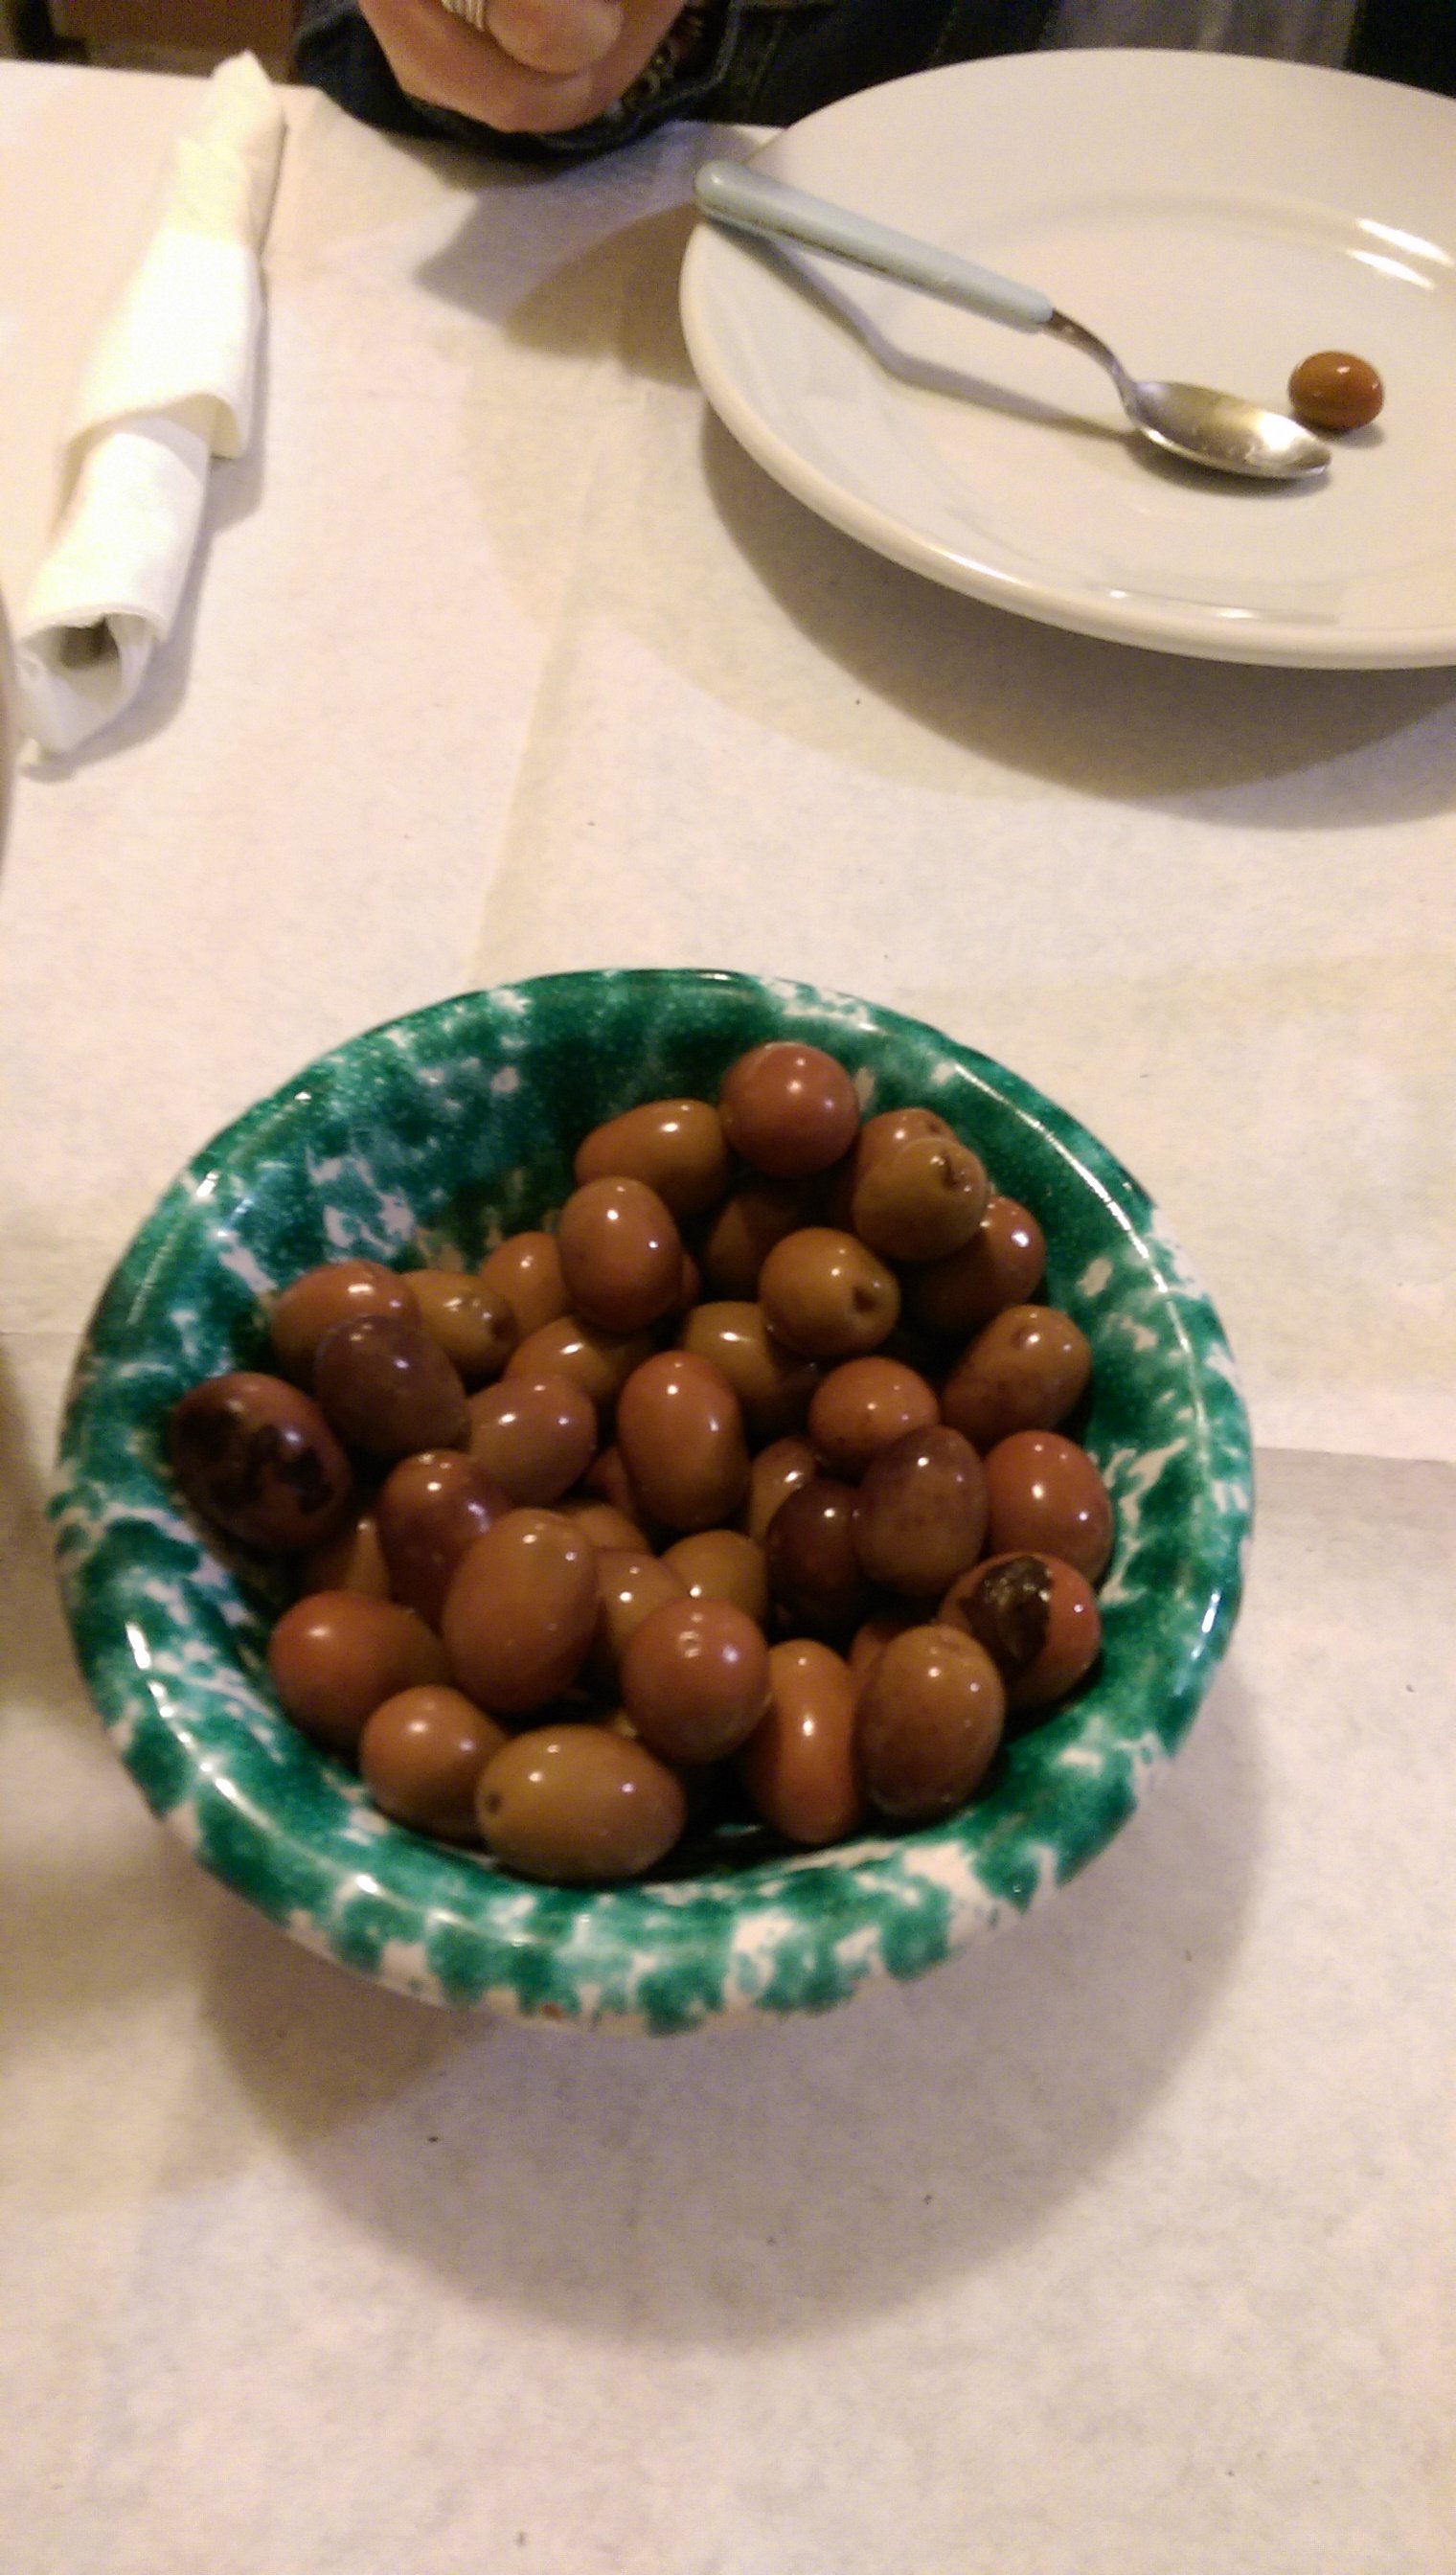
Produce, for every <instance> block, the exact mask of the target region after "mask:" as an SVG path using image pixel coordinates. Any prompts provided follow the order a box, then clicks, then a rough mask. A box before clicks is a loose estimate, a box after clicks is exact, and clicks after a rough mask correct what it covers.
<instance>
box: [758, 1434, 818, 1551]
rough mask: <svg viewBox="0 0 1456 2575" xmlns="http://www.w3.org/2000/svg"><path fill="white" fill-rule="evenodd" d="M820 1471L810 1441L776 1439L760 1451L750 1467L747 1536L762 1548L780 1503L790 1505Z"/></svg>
mask: <svg viewBox="0 0 1456 2575" xmlns="http://www.w3.org/2000/svg"><path fill="white" fill-rule="evenodd" d="M820 1471H821V1469H820V1466H819V1461H818V1458H817V1457H816V1456H815V1454H814V1452H813V1450H812V1448H811V1447H810V1446H809V1443H808V1441H807V1440H806V1439H795V1438H792V1437H790V1438H787V1439H772V1440H770V1441H769V1443H768V1446H767V1447H766V1448H760V1449H759V1451H758V1453H757V1456H756V1457H755V1458H754V1459H753V1461H752V1464H751V1465H750V1466H749V1468H748V1496H747V1500H746V1501H745V1502H744V1504H743V1513H742V1518H743V1527H744V1529H745V1531H746V1533H747V1535H748V1536H749V1537H750V1538H752V1539H754V1540H755V1541H756V1543H757V1544H758V1545H759V1546H761V1545H762V1543H763V1540H764V1538H765V1537H766V1536H767V1533H768V1523H769V1521H770V1520H771V1519H772V1517H773V1514H774V1512H775V1511H776V1510H777V1508H778V1506H779V1504H780V1502H786V1501H787V1499H788V1496H789V1494H790V1493H796V1492H797V1490H798V1488H799V1486H800V1484H811V1483H812V1482H813V1479H814V1477H815V1475H817V1474H818V1473H819V1472H820Z"/></svg>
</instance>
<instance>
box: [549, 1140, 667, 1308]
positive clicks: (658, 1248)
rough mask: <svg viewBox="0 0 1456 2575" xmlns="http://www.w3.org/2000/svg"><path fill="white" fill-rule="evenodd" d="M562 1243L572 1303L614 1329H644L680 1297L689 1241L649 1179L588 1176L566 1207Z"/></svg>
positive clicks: (560, 1234)
mask: <svg viewBox="0 0 1456 2575" xmlns="http://www.w3.org/2000/svg"><path fill="white" fill-rule="evenodd" d="M557 1249H558V1251H559V1252H560V1254H561V1260H562V1277H563V1278H564V1279H565V1281H566V1283H567V1288H568V1291H569V1293H570V1295H571V1299H572V1310H573V1312H574V1313H577V1314H580V1315H581V1317H582V1319H583V1321H584V1322H587V1323H595V1324H596V1325H597V1326H598V1328H599V1329H600V1330H602V1331H606V1332H641V1331H645V1330H646V1329H647V1328H648V1326H649V1324H651V1323H656V1322H660V1321H661V1320H662V1317H663V1316H664V1315H665V1314H666V1313H668V1312H670V1311H671V1309H672V1307H673V1306H674V1305H675V1304H676V1303H677V1300H678V1293H679V1289H680V1287H681V1286H682V1282H683V1245H682V1241H681V1239H680V1237H679V1233H678V1228H677V1225H676V1224H675V1222H674V1219H673V1216H672V1213H671V1211H670V1209H669V1208H668V1207H667V1206H665V1204H664V1202H663V1201H662V1199H660V1198H659V1196H658V1194H657V1191H656V1190H650V1189H649V1188H648V1185H647V1183H646V1181H634V1180H627V1179H623V1178H621V1177H618V1178H607V1179H603V1180H600V1181H588V1182H586V1183H585V1184H584V1186H583V1187H582V1188H581V1189H579V1190H574V1191H573V1192H572V1195H571V1197H570V1198H569V1199H568V1201H567V1203H566V1206H565V1207H564V1208H563V1210H562V1213H561V1222H560V1224H559V1225H558V1227H557Z"/></svg>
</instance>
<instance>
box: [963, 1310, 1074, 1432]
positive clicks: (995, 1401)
mask: <svg viewBox="0 0 1456 2575" xmlns="http://www.w3.org/2000/svg"><path fill="white" fill-rule="evenodd" d="M1091 1373H1092V1353H1091V1350H1090V1348H1089V1347H1088V1344H1087V1337H1086V1334H1085V1333H1084V1332H1083V1331H1082V1330H1081V1329H1080V1328H1079V1327H1078V1325H1077V1324H1075V1323H1074V1322H1073V1321H1072V1318H1071V1316H1070V1314H1063V1313H1062V1312H1061V1310H1060V1308H1059V1307H1058V1306H1056V1305H1007V1306H1006V1307H1005V1309H1004V1310H1003V1311H1002V1312H1001V1313H999V1314H996V1315H994V1316H993V1317H992V1319H991V1321H990V1322H989V1323H987V1324H985V1325H984V1327H983V1329H982V1330H980V1331H979V1332H977V1334H976V1336H975V1339H974V1340H973V1341H972V1342H971V1344H970V1346H969V1348H968V1349H967V1350H965V1351H963V1352H962V1354H961V1356H960V1357H959V1358H958V1359H957V1360H956V1363H955V1365H954V1367H953V1368H952V1369H951V1371H950V1374H949V1376H948V1377H947V1378H946V1380H945V1383H944V1385H943V1386H942V1387H941V1390H940V1408H941V1410H942V1412H943V1413H944V1415H945V1418H946V1420H947V1421H948V1422H949V1423H950V1424H951V1426H952V1428H953V1429H956V1430H959V1431H961V1432H962V1433H963V1434H964V1436H965V1437H966V1438H967V1439H968V1440H969V1441H970V1443H971V1446H972V1447H973V1448H979V1449H980V1450H981V1451H982V1452H984V1451H985V1450H986V1449H987V1448H994V1446H995V1444H996V1441H997V1440H998V1439H1008V1438H1009V1437H1010V1435H1011V1432H1012V1431H1013V1430H1054V1429H1055V1427H1056V1425H1057V1423H1058V1422H1059V1421H1064V1420H1065V1419H1066V1416H1067V1414H1068V1413H1069V1412H1070V1410H1071V1408H1072V1406H1073V1404H1074V1403H1075V1402H1076V1401H1077V1399H1078V1397H1079V1396H1080V1395H1081V1394H1082V1393H1083V1392H1084V1390H1085V1388H1086V1384H1087V1380H1088V1378H1089V1377H1090V1375H1091Z"/></svg>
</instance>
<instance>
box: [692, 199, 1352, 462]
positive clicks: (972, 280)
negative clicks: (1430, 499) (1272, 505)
mask: <svg viewBox="0 0 1456 2575" xmlns="http://www.w3.org/2000/svg"><path fill="white" fill-rule="evenodd" d="M696 194H697V198H698V203H699V206H700V207H701V208H702V211H703V212H704V214H706V215H711V216H712V218H713V220H714V222H715V223H720V224H727V225H728V227H729V229H730V230H733V231H737V232H749V233H767V234H768V235H770V237H777V238H779V239H782V240H785V241H793V242H801V243H802V244H803V246H804V247H805V249H807V250H818V251H826V252H827V253H828V255H829V257H830V258H831V259H843V260H848V261H849V263H850V264H851V266H853V267H855V268H867V269H872V270H873V272H874V273H875V275H876V276H878V277H892V278H894V279H895V280H896V281H897V283H899V284H900V285H903V286H914V287H918V288H920V290H921V291H922V292H923V293H924V294H926V295H934V296H938V297H939V298H940V300H941V301H942V302H943V303H946V304H962V305H965V306H966V307H967V308H968V310H969V311H970V312H972V313H979V314H982V315H983V316H984V317H985V319H986V320H987V321H990V322H1007V323H1009V324H1010V326H1011V328H1012V329H1013V330H1016V331H1049V332H1050V333H1051V334H1052V335H1053V337H1054V338H1055V339H1058V340H1065V341H1066V342H1067V343H1068V345H1069V347H1071V348H1073V349H1080V351H1081V353H1082V355H1083V357H1085V358H1095V359H1096V361H1097V364H1098V365H1099V366H1100V367H1105V368H1106V370H1107V373H1108V375H1109V376H1110V377H1111V379H1112V382H1113V384H1114V385H1115V386H1116V388H1117V393H1118V398H1119V400H1120V402H1121V404H1122V408H1123V410H1124V411H1125V412H1126V414H1127V417H1128V419H1129V420H1130V421H1131V423H1132V426H1133V428H1134V429H1135V430H1137V431H1138V433H1139V434H1140V436H1142V437H1143V438H1147V439H1151V441H1152V443H1153V445H1154V446H1155V447H1161V448H1164V449H1166V451H1167V453H1168V454H1169V455H1170V456H1181V457H1182V458H1183V459H1184V460H1185V461H1186V462H1187V463H1188V464H1189V465H1204V466H1208V467H1210V468H1211V469H1212V471H1213V472H1214V473H1216V474H1242V475H1247V476H1251V477H1253V478H1254V480H1256V481H1258V482H1262V483H1301V482H1308V481H1310V480H1312V479H1313V477H1314V476H1316V475H1319V474H1323V472H1324V470H1325V468H1326V466H1327V465H1328V464H1329V461H1330V452H1329V449H1328V448H1327V447H1324V446H1322V445H1321V443H1320V441H1319V440H1318V439H1317V438H1311V437H1310V435H1309V432H1308V431H1307V430H1305V429H1301V428H1300V426H1299V423H1298V421H1296V420H1290V419H1289V418H1288V417H1287V416H1286V414H1285V413H1283V412H1279V411H1265V410H1263V409H1262V408H1261V406H1260V405H1259V404H1258V403H1251V402H1242V401H1240V399H1239V397H1238V396H1237V395H1236V394H1220V393H1214V392H1213V391H1212V390H1211V389H1210V388H1209V387H1208V386H1206V385H1177V384H1162V383H1160V382H1158V381H1157V379H1156V378H1144V379H1142V380H1141V381H1139V380H1138V379H1137V378H1136V377H1134V376H1129V375H1128V373H1127V370H1126V368H1125V367H1123V366H1122V365H1121V364H1120V363H1119V361H1118V360H1117V359H1116V358H1115V357H1114V356H1113V354H1112V351H1111V350H1110V349H1109V348H1107V347H1106V346H1105V344H1104V343H1103V342H1102V341H1101V340H1099V339H1097V338H1096V336H1095V334H1094V333H1093V332H1091V331H1087V330H1084V329H1083V327H1082V325H1081V323H1080V322H1073V320H1072V319H1071V316H1070V315H1069V314H1066V313H1058V311H1057V309H1056V307H1055V305H1054V304H1053V303H1052V301H1051V299H1050V297H1049V296H1046V295H1042V294H1041V293H1039V292H1038V290H1037V289H1036V288H1035V287H1034V286H1021V285H1019V284H1018V283H1017V281H1016V280H1015V279H1014V278H1010V277H998V276H997V275H996V274H995V272H994V270H992V269H989V268H977V267H976V266H975V264H974V262H973V261H971V260H968V259H958V258H957V257H956V256H955V254H954V252H953V251H947V250H937V249H936V248H935V247H934V246H933V244H931V243H929V242H922V241H916V240H915V239H914V238H913V236H912V235H911V234H909V233H899V232H892V231H890V230H889V228H888V227H887V226H886V225H884V224H875V223H871V222H870V221H869V220H868V218H867V217H866V216H864V215H856V214H851V213H850V211H849V209H848V208H847V207H845V206H835V205H831V204H830V203H829V202H828V200H827V199H826V198H823V197H810V196H806V195H805V194H804V192H803V190H802V189H801V188H789V187H786V186H785V185H784V183H783V181H782V180H781V179H770V178H768V177H767V176H766V174H765V173H764V172H763V171H761V170H752V169H745V168H744V167H743V165H742V163H741V162H738V161H708V162H705V164H704V166H703V168H702V169H701V170H700V171H699V173H698V180H697V187H696Z"/></svg>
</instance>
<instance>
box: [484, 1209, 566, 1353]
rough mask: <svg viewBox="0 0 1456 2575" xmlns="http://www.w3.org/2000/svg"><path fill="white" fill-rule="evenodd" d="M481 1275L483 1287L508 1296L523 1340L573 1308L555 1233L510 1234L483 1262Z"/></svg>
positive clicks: (499, 1294) (507, 1298) (507, 1299)
mask: <svg viewBox="0 0 1456 2575" xmlns="http://www.w3.org/2000/svg"><path fill="white" fill-rule="evenodd" d="M478 1275H479V1278H480V1281H481V1285H482V1287H489V1288H491V1289H492V1290H493V1291H494V1293H495V1294H496V1295H498V1296H504V1297H505V1299H506V1302H507V1304H508V1305H509V1306H510V1308H511V1311H512V1313H513V1314H514V1315H515V1317H516V1328H517V1331H518V1332H519V1333H520V1336H521V1338H522V1340H525V1338H526V1335H527V1333H528V1332H539V1331H540V1329H541V1327H542V1325H543V1323H554V1322H556V1320H557V1319H558V1317H559V1316H560V1315H562V1314H567V1313H570V1311H571V1305H572V1300H571V1298H570V1296H569V1295H568V1294H567V1283H566V1281H565V1280H564V1279H563V1277H562V1262H561V1254H560V1253H559V1252H558V1250H557V1248H556V1237H555V1235H551V1234H540V1233H535V1234H508V1235H507V1237H506V1240H505V1242H504V1243H498V1244H497V1246H496V1249H495V1251H494V1252H492V1253H490V1254H488V1255H487V1257H486V1259H485V1260H484V1261H483V1262H482V1263H481V1266H480V1271H479V1274H478Z"/></svg>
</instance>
